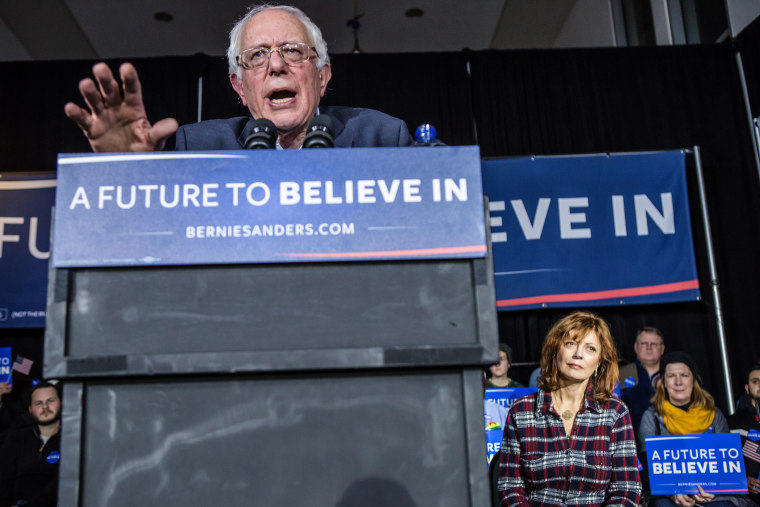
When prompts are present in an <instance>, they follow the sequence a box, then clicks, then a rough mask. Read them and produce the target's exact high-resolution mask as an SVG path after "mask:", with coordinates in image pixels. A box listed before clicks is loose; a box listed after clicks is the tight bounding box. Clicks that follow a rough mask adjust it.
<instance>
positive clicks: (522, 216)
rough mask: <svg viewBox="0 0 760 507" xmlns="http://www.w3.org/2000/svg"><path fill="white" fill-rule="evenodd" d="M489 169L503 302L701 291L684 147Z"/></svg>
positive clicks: (668, 296) (650, 299)
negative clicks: (695, 257)
mask: <svg viewBox="0 0 760 507" xmlns="http://www.w3.org/2000/svg"><path fill="white" fill-rule="evenodd" d="M482 169H483V188H484V193H485V194H486V195H487V196H488V198H489V201H490V203H489V207H490V219H491V233H492V241H493V257H494V271H495V285H496V300H497V306H498V307H499V309H500V310H519V309H525V308H536V307H549V306H551V307H568V306H569V307H576V306H579V305H583V306H602V305H615V304H621V303H625V304H649V303H665V302H673V301H690V300H695V299H699V297H700V292H699V282H698V280H697V270H696V265H695V261H694V246H693V243H692V235H691V222H690V219H689V203H688V197H687V190H686V175H685V155H684V153H683V152H682V151H668V152H654V153H636V154H611V155H606V154H601V155H583V156H562V157H524V158H514V159H498V160H485V161H483V162H482Z"/></svg>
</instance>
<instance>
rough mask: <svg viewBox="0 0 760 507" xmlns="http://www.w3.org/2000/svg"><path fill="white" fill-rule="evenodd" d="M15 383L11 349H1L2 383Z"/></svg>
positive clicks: (0, 369) (0, 381)
mask: <svg viewBox="0 0 760 507" xmlns="http://www.w3.org/2000/svg"><path fill="white" fill-rule="evenodd" d="M3 382H6V383H8V384H11V383H13V357H12V355H11V348H10V347H0V383H3Z"/></svg>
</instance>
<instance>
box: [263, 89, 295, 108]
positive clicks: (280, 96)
mask: <svg viewBox="0 0 760 507" xmlns="http://www.w3.org/2000/svg"><path fill="white" fill-rule="evenodd" d="M295 98H296V94H295V92H292V91H290V90H277V91H274V92H272V93H271V94H270V95H269V97H268V99H269V102H271V103H272V104H274V105H280V104H287V103H289V102H292V101H293V100H295Z"/></svg>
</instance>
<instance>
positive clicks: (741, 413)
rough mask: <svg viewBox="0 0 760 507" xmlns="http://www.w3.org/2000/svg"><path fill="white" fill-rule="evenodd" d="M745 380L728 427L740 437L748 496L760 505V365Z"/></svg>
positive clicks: (753, 366)
mask: <svg viewBox="0 0 760 507" xmlns="http://www.w3.org/2000/svg"><path fill="white" fill-rule="evenodd" d="M745 378H746V379H747V383H746V384H744V391H745V392H746V396H745V397H743V399H742V400H740V405H741V406H740V407H739V410H737V411H736V413H735V414H734V415H732V416H731V417H729V418H728V427H729V428H731V433H739V434H740V435H741V437H742V446H743V450H744V468H745V470H746V472H747V487H748V489H749V496H750V498H751V499H752V501H753V502H755V503H757V504H759V505H760V478H758V474H760V363H755V364H753V365H752V366H751V367H750V368H749V371H748V372H747V376H746V377H745Z"/></svg>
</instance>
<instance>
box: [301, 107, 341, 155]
mask: <svg viewBox="0 0 760 507" xmlns="http://www.w3.org/2000/svg"><path fill="white" fill-rule="evenodd" d="M334 146H335V142H334V139H333V132H332V118H330V117H329V116H327V115H326V114H318V115H317V116H315V117H314V119H313V120H311V123H309V128H307V129H306V137H305V138H304V140H303V147H304V148H332V147H334Z"/></svg>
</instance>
